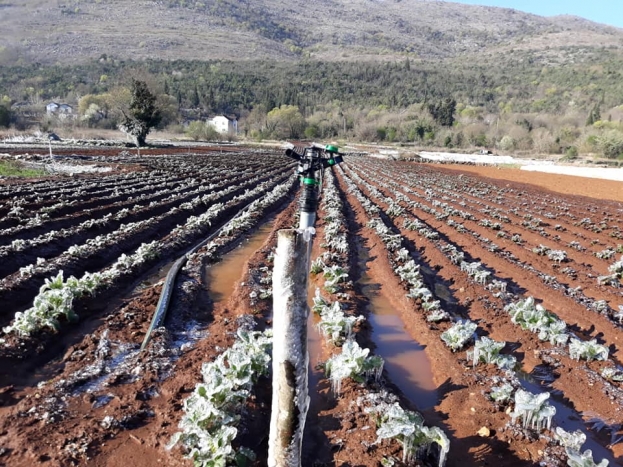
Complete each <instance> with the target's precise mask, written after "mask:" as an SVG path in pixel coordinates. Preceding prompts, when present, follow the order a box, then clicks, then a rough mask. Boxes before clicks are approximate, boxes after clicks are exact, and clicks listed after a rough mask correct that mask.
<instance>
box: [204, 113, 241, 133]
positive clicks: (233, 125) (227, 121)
mask: <svg viewBox="0 0 623 467" xmlns="http://www.w3.org/2000/svg"><path fill="white" fill-rule="evenodd" d="M208 124H210V125H212V126H213V127H214V128H215V129H216V131H218V132H219V133H221V134H223V135H228V134H229V135H237V134H238V120H236V119H235V118H230V117H226V116H225V115H217V116H216V117H214V118H211V119H210V120H208Z"/></svg>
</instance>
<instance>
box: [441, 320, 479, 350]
mask: <svg viewBox="0 0 623 467" xmlns="http://www.w3.org/2000/svg"><path fill="white" fill-rule="evenodd" d="M477 327H478V326H477V325H476V323H473V322H471V321H470V320H459V321H457V322H456V323H454V324H453V325H452V327H450V328H449V329H448V330H447V331H445V332H443V333H442V334H441V340H442V341H444V342H445V343H446V345H447V346H448V347H450V349H452V351H453V352H456V351H457V350H460V349H462V348H463V347H464V346H465V345H466V344H467V343H468V342H469V341H471V340H473V339H474V338H475V336H476V334H475V333H476V328H477Z"/></svg>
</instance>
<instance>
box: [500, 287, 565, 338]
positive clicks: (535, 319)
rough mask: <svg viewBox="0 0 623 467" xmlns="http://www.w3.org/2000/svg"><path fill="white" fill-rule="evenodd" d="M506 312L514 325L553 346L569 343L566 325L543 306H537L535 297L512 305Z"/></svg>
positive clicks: (507, 307)
mask: <svg viewBox="0 0 623 467" xmlns="http://www.w3.org/2000/svg"><path fill="white" fill-rule="evenodd" d="M505 310H506V311H507V312H508V313H509V314H510V316H511V321H512V322H513V323H515V324H518V325H520V326H521V327H522V328H523V329H527V330H529V331H531V332H534V333H536V334H538V336H539V339H540V340H542V341H549V342H550V343H551V344H552V345H564V344H566V343H567V340H568V338H569V336H568V334H567V332H566V327H567V325H566V323H565V322H564V321H562V320H559V319H558V318H557V317H556V316H555V315H554V314H553V313H550V312H549V311H547V310H546V309H545V308H544V307H543V306H542V305H539V304H535V301H534V297H528V298H526V299H525V300H520V301H518V302H516V303H511V304H509V305H507V306H506V308H505Z"/></svg>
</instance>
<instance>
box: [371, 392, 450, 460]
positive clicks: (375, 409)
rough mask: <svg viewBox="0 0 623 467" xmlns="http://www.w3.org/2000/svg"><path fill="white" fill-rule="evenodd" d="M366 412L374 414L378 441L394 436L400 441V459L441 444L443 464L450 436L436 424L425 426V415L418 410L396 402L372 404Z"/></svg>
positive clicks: (448, 447)
mask: <svg viewBox="0 0 623 467" xmlns="http://www.w3.org/2000/svg"><path fill="white" fill-rule="evenodd" d="M366 412H368V413H372V414H373V415H374V416H375V421H376V425H377V430H376V435H377V442H379V441H381V440H383V439H395V440H397V441H399V442H400V443H401V444H402V461H403V462H405V463H410V462H411V461H412V460H413V459H414V458H415V457H416V454H417V453H418V451H420V452H426V451H428V448H430V446H431V445H432V444H437V445H438V446H439V448H440V456H439V463H438V465H439V466H440V467H441V466H443V465H445V459H446V456H447V454H448V452H449V450H450V440H449V439H448V437H447V436H446V434H445V433H444V432H443V431H442V430H441V429H440V428H438V427H426V426H424V418H423V417H422V416H421V415H420V414H419V413H417V412H412V411H410V410H405V409H403V408H402V407H400V404H399V403H398V402H394V403H393V404H389V403H386V402H383V403H380V404H375V405H372V406H371V407H369V408H367V409H366Z"/></svg>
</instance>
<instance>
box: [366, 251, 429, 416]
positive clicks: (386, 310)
mask: <svg viewBox="0 0 623 467" xmlns="http://www.w3.org/2000/svg"><path fill="white" fill-rule="evenodd" d="M358 254H359V265H360V267H361V270H362V274H361V277H360V279H359V280H358V281H357V283H358V285H359V287H361V290H362V292H363V294H364V295H365V297H366V298H367V299H368V301H369V302H368V311H369V314H368V321H369V322H370V324H371V325H372V328H373V334H372V339H373V340H374V343H375V344H376V349H375V350H374V353H375V354H376V355H380V356H381V357H383V360H385V369H386V370H387V372H388V373H389V377H390V379H391V381H392V382H393V383H394V384H395V385H396V386H398V388H400V390H401V392H402V393H403V394H404V395H405V397H406V398H407V399H409V400H410V401H411V402H412V403H413V404H414V405H415V407H417V409H418V410H426V409H428V408H431V407H433V406H435V405H436V404H437V402H438V396H437V392H436V386H435V383H434V382H433V372H432V370H431V366H430V361H429V360H428V357H427V356H426V353H425V352H424V347H422V346H421V345H420V344H419V343H418V342H416V341H415V340H414V339H413V337H412V336H411V335H410V334H409V333H408V332H407V331H406V330H405V328H404V323H403V322H402V318H401V317H400V311H398V310H396V309H395V307H393V306H392V304H391V303H390V301H389V299H388V298H387V297H386V296H385V295H384V294H383V289H382V286H381V285H380V284H377V283H374V282H373V281H372V279H371V278H370V277H369V276H368V274H367V273H366V269H367V266H366V263H367V261H368V258H369V256H368V251H367V250H366V249H365V248H364V247H363V246H361V245H360V246H359V247H358Z"/></svg>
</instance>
